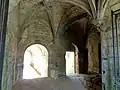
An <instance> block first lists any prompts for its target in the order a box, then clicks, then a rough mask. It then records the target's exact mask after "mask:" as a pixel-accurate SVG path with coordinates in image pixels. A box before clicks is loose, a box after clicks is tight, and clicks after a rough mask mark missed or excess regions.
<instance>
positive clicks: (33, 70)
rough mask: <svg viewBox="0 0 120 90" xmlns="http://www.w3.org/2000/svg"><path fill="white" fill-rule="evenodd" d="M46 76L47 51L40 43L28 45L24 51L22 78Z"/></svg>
mask: <svg viewBox="0 0 120 90" xmlns="http://www.w3.org/2000/svg"><path fill="white" fill-rule="evenodd" d="M47 76H48V51H47V49H46V48H45V47H44V46H43V45H40V44H34V45H31V46H29V47H28V48H27V49H26V51H25V53H24V68H23V79H33V78H40V77H47Z"/></svg>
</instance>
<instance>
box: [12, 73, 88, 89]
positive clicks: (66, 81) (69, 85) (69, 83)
mask: <svg viewBox="0 0 120 90" xmlns="http://www.w3.org/2000/svg"><path fill="white" fill-rule="evenodd" d="M84 77H86V76H85V75H68V76H67V77H60V78H58V79H52V78H48V77H46V78H39V79H31V80H30V79H29V80H20V81H18V82H17V83H16V84H15V85H14V86H13V90H88V89H86V88H85V86H84V84H83V80H84Z"/></svg>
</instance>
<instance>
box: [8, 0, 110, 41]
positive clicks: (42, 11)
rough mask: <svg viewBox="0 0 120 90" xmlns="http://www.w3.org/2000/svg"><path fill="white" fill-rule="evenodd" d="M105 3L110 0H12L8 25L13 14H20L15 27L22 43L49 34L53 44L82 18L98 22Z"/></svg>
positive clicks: (17, 16)
mask: <svg viewBox="0 0 120 90" xmlns="http://www.w3.org/2000/svg"><path fill="white" fill-rule="evenodd" d="M103 2H104V3H106V2H108V0H10V7H9V14H10V16H9V17H10V18H9V22H10V23H11V22H13V21H12V20H13V19H12V18H14V17H13V14H14V13H17V15H16V18H17V19H18V22H17V23H16V22H14V23H12V24H16V25H17V26H18V29H16V31H15V32H16V35H18V34H19V35H18V36H19V37H18V42H19V43H21V42H23V41H25V39H27V38H28V37H32V36H33V34H32V33H34V35H35V37H36V38H38V37H39V35H41V36H42V35H43V37H45V36H44V33H46V35H47V36H49V37H52V38H51V39H50V38H49V37H48V38H49V39H50V41H52V40H54V39H55V37H56V36H57V35H58V34H59V33H60V32H61V31H63V30H66V29H67V28H68V27H69V26H71V25H72V24H73V23H74V22H76V21H77V20H80V19H81V18H83V17H90V20H92V19H96V18H97V17H98V16H99V14H98V12H99V13H100V8H101V4H104V3H103ZM85 14H87V16H84V15H85ZM36 28H37V29H36ZM28 31H29V32H28ZM46 31H47V32H46ZM31 39H32V38H31ZM38 40H39V38H38Z"/></svg>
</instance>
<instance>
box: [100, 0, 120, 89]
mask: <svg viewBox="0 0 120 90" xmlns="http://www.w3.org/2000/svg"><path fill="white" fill-rule="evenodd" d="M118 9H120V1H119V0H110V1H109V2H108V4H107V7H106V8H105V13H104V23H103V26H102V30H103V31H102V32H101V45H102V46H101V50H102V82H103V90H104V88H105V90H119V88H116V89H115V87H116V86H117V87H118V86H119V85H118V84H119V82H118V84H117V83H116V84H115V82H116V79H115V77H114V55H113V37H112V20H111V10H113V11H115V10H118ZM114 29H115V28H114ZM118 38H119V36H118ZM115 49H116V46H115ZM115 55H117V53H116V54H115ZM115 66H116V65H115Z"/></svg>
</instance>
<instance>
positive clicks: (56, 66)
mask: <svg viewBox="0 0 120 90" xmlns="http://www.w3.org/2000/svg"><path fill="white" fill-rule="evenodd" d="M49 48H50V49H49V65H48V67H49V71H48V73H49V76H50V77H52V78H59V77H61V76H65V75H66V64H65V51H66V50H65V44H64V41H63V40H60V39H56V40H55V42H54V43H53V44H51V45H50V46H49Z"/></svg>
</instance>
